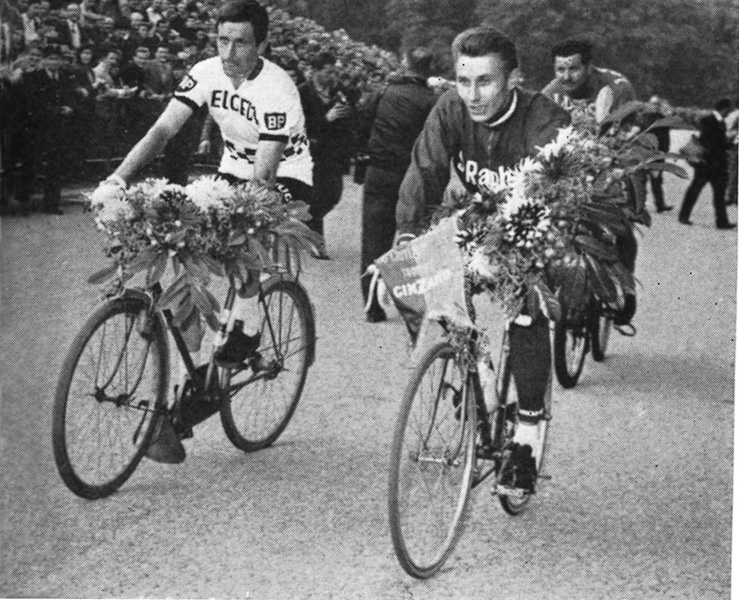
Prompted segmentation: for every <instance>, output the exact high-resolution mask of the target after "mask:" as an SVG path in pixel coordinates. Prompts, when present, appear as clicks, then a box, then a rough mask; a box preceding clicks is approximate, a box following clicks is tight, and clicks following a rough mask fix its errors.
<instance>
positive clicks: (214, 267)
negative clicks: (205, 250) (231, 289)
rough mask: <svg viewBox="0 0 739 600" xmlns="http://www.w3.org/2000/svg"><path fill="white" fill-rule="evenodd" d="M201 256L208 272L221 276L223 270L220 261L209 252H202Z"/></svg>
mask: <svg viewBox="0 0 739 600" xmlns="http://www.w3.org/2000/svg"><path fill="white" fill-rule="evenodd" d="M201 258H202V259H203V262H204V263H205V265H206V266H207V267H208V269H209V270H210V272H211V273H213V275H215V276H216V277H223V275H224V273H225V271H224V268H223V263H222V262H220V261H218V260H216V259H215V258H213V257H212V256H210V255H209V254H203V255H202V257H201Z"/></svg>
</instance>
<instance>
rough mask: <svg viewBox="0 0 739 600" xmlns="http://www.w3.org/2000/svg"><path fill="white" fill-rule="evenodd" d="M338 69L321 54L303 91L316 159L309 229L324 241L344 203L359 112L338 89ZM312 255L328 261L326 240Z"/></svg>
mask: <svg viewBox="0 0 739 600" xmlns="http://www.w3.org/2000/svg"><path fill="white" fill-rule="evenodd" d="M335 65H336V57H335V56H334V55H333V54H331V53H330V52H322V53H320V54H319V55H318V56H317V57H316V59H315V60H314V62H313V64H312V67H313V73H312V75H311V76H310V78H309V79H308V81H307V82H306V84H305V85H303V86H301V88H300V95H301V101H302V103H303V111H304V112H305V128H306V131H307V134H308V138H309V139H310V147H311V155H312V156H313V200H312V203H311V207H310V210H311V215H312V219H311V220H310V221H309V222H308V226H309V227H310V228H311V229H313V231H315V232H317V233H319V234H320V235H321V236H322V237H323V236H324V230H323V219H324V217H325V216H326V215H327V214H328V213H329V212H330V211H331V210H332V209H333V208H334V206H336V205H337V204H338V203H339V200H341V193H342V191H343V176H344V173H346V172H347V171H348V168H349V161H350V158H351V156H350V154H351V137H352V135H353V131H352V126H353V124H354V121H355V120H356V110H355V109H354V107H353V106H352V105H351V104H350V103H349V100H348V98H347V97H346V95H345V94H344V93H343V92H342V91H341V90H340V89H339V88H338V85H337V83H338V82H337V79H336V73H335ZM313 254H314V256H315V257H316V258H320V259H324V260H328V259H329V255H328V253H327V252H326V244H325V237H324V238H323V243H322V244H321V245H320V247H317V248H315V249H314V252H313Z"/></svg>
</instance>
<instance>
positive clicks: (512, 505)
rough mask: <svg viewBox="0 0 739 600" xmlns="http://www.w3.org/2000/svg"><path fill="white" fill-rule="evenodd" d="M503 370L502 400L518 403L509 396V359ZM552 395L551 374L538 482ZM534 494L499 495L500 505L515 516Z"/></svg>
mask: <svg viewBox="0 0 739 600" xmlns="http://www.w3.org/2000/svg"><path fill="white" fill-rule="evenodd" d="M501 369H502V372H501V374H500V382H501V383H500V384H499V387H498V389H499V394H500V402H501V404H503V405H506V404H507V403H510V402H514V403H516V404H517V400H518V398H514V399H511V398H510V397H509V395H508V394H509V391H514V392H515V385H513V384H512V379H513V378H512V374H511V368H510V365H509V363H508V361H505V363H504V364H503V365H502V366H501ZM551 397H552V380H551V375H550V379H549V384H548V389H547V396H546V400H545V417H546V418H545V419H543V420H542V422H541V426H542V427H544V432H543V440H542V448H541V457H540V458H539V465H538V469H537V482H538V476H539V475H541V473H542V469H543V467H544V459H545V458H546V450H547V442H548V438H549V415H550V413H551ZM511 438H512V436H510V437H509V438H507V439H504V440H503V441H502V442H503V443H502V445H503V446H505V445H506V444H507V443H508V442H509V441H510V439H511ZM531 496H532V494H524V495H523V496H522V497H521V498H516V497H514V496H504V495H498V500H499V502H500V505H501V506H502V507H503V510H504V511H505V512H507V513H508V514H509V515H512V516H515V515H518V514H520V513H522V512H523V511H524V509H525V508H526V507H527V506H528V504H529V502H530V501H531Z"/></svg>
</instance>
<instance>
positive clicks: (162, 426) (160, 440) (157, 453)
mask: <svg viewBox="0 0 739 600" xmlns="http://www.w3.org/2000/svg"><path fill="white" fill-rule="evenodd" d="M145 456H146V458H149V459H151V460H153V461H156V462H160V463H166V464H177V463H181V462H182V461H183V460H185V447H184V446H183V445H182V442H181V441H180V438H179V437H177V434H176V433H175V430H174V427H173V426H172V419H170V418H169V417H167V416H165V417H162V419H161V421H160V423H159V426H158V431H157V432H156V433H155V434H154V439H153V440H152V441H151V442H150V443H149V447H148V448H147V449H146V454H145Z"/></svg>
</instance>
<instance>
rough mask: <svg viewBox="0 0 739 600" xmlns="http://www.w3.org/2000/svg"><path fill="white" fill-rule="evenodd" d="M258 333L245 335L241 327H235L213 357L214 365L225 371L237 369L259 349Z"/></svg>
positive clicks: (259, 337)
mask: <svg viewBox="0 0 739 600" xmlns="http://www.w3.org/2000/svg"><path fill="white" fill-rule="evenodd" d="M260 339H261V336H260V335H259V333H256V334H254V335H246V334H245V333H244V332H243V331H242V330H241V327H238V326H235V327H234V328H233V329H232V330H231V333H229V334H228V338H227V339H226V343H225V344H223V346H221V347H220V348H218V350H216V352H215V354H214V355H213V359H214V360H215V363H216V364H217V365H218V366H219V367H223V368H226V369H239V368H242V367H243V366H244V363H245V362H246V361H248V360H249V359H250V358H252V357H253V356H254V354H255V353H256V351H257V348H259V342H260Z"/></svg>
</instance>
